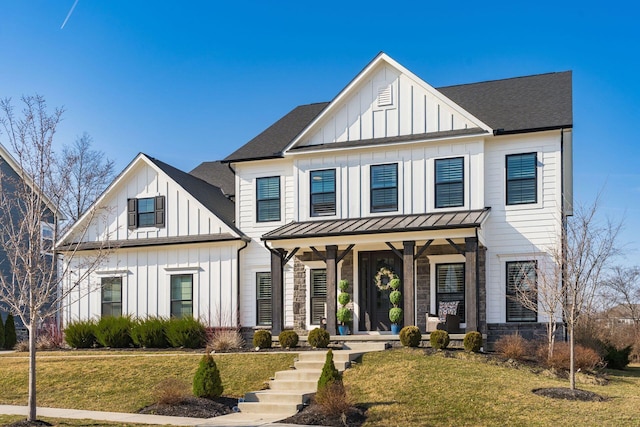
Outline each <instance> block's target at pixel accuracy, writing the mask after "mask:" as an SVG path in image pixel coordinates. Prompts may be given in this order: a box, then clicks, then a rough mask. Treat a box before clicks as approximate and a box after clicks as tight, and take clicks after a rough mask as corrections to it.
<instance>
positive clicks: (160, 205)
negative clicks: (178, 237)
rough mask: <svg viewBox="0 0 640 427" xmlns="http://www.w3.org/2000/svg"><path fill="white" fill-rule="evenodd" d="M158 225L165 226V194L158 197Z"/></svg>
mask: <svg viewBox="0 0 640 427" xmlns="http://www.w3.org/2000/svg"><path fill="white" fill-rule="evenodd" d="M155 211H156V224H155V225H156V227H161V228H162V227H164V211H165V209H164V196H158V197H156V209H155Z"/></svg>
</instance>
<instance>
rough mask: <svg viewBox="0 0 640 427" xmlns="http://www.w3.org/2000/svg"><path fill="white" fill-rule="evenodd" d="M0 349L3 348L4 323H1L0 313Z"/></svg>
mask: <svg viewBox="0 0 640 427" xmlns="http://www.w3.org/2000/svg"><path fill="white" fill-rule="evenodd" d="M0 348H5V346H4V323H2V313H0Z"/></svg>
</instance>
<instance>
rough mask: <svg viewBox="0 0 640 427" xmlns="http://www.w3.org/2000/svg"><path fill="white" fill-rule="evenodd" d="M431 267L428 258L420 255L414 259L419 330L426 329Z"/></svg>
mask: <svg viewBox="0 0 640 427" xmlns="http://www.w3.org/2000/svg"><path fill="white" fill-rule="evenodd" d="M430 276H431V268H430V265H429V259H428V258H427V257H426V256H421V257H420V258H418V259H417V260H416V300H417V310H416V316H417V323H418V324H417V325H416V326H417V327H418V328H420V330H421V331H426V330H427V313H428V312H429V308H430V307H431V291H430V287H431V286H430V284H431V277H430Z"/></svg>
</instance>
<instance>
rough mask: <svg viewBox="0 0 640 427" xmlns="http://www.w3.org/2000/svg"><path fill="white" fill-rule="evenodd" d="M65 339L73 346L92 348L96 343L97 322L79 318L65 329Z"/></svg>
mask: <svg viewBox="0 0 640 427" xmlns="http://www.w3.org/2000/svg"><path fill="white" fill-rule="evenodd" d="M64 340H65V341H66V343H67V344H68V345H69V347H71V348H91V347H93V346H95V345H96V343H97V342H96V322H94V321H93V320H78V321H75V322H71V323H69V324H68V325H67V327H66V328H65V330H64Z"/></svg>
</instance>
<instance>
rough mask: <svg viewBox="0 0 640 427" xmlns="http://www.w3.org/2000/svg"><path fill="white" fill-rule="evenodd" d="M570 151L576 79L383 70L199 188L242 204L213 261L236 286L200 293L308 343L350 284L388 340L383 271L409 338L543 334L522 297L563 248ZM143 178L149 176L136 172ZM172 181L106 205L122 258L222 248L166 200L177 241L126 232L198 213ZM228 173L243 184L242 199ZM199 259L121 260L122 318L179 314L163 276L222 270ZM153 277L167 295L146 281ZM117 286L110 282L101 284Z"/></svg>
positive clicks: (202, 173)
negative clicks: (424, 76)
mask: <svg viewBox="0 0 640 427" xmlns="http://www.w3.org/2000/svg"><path fill="white" fill-rule="evenodd" d="M571 148H572V95H571V72H562V73H550V74H542V75H535V76H528V77H519V78H513V79H505V80H496V81H489V82H482V83H474V84H467V85H460V86H450V87H444V88H438V89H436V88H433V87H432V86H430V85H429V84H427V83H426V82H424V81H423V80H421V79H420V78H418V77H417V76H415V75H414V74H413V73H411V72H410V71H409V70H407V69H405V68H404V67H403V66H402V65H400V64H398V63H397V62H396V61H394V60H393V59H391V58H390V57H388V56H387V55H386V54H383V53H381V54H379V55H378V56H377V57H376V58H374V59H373V60H372V61H371V62H370V63H369V64H368V65H367V66H366V67H365V68H364V69H363V70H362V71H361V72H360V73H359V74H358V75H357V76H356V77H355V78H354V79H353V80H352V81H351V82H350V83H349V84H348V85H347V86H346V87H345V88H344V89H343V90H342V91H341V92H340V93H339V94H338V95H337V96H336V97H335V98H334V99H333V100H332V101H331V102H328V103H318V104H309V105H303V106H299V107H296V108H295V109H293V110H292V111H291V112H289V113H288V114H286V115H285V116H284V117H282V118H281V119H280V120H278V121H277V122H276V123H274V124H273V125H272V126H270V127H269V128H267V129H266V130H265V131H264V132H262V133H261V134H259V135H258V136H256V137H255V138H254V139H252V140H251V141H249V142H248V143H247V144H245V145H244V146H242V147H241V148H239V149H238V150H237V151H235V152H234V153H232V154H231V155H230V156H228V157H227V158H226V159H224V160H223V162H222V163H220V162H210V163H203V164H202V165H200V166H199V167H198V168H196V169H194V171H192V175H195V176H197V177H199V178H202V179H205V180H207V181H210V182H213V183H215V184H216V185H217V186H218V187H226V190H224V193H225V194H226V195H227V197H226V198H225V200H226V201H229V202H230V200H234V201H235V215H232V217H233V220H235V222H234V223H232V222H231V221H232V220H231V219H227V221H226V222H225V221H222V220H221V221H220V222H221V223H224V224H226V225H227V227H228V228H226V229H224V232H225V233H228V235H229V240H228V241H225V242H224V243H216V245H220V246H222V247H225V248H227V252H228V253H230V254H233V260H232V263H233V264H234V265H236V263H237V265H238V269H237V270H236V269H235V268H231V269H229V270H227V271H228V276H223V275H215V276H214V277H212V278H211V279H210V280H208V281H206V282H203V283H205V284H206V286H209V287H210V289H212V290H213V289H219V288H220V289H222V288H225V289H226V292H227V293H228V294H229V295H232V296H238V295H239V301H235V300H234V301H233V302H231V303H230V304H231V306H233V307H235V306H236V305H235V304H236V303H237V304H239V305H238V307H239V312H238V315H239V320H238V321H239V325H241V326H242V327H246V328H250V329H251V328H259V327H267V328H271V329H272V331H273V333H278V332H279V331H280V330H281V329H283V328H295V329H296V330H299V331H308V330H310V329H312V328H315V327H317V326H319V325H320V324H321V322H322V321H323V318H326V323H327V325H326V326H327V328H328V329H329V330H330V332H331V333H332V334H333V333H335V330H336V319H335V316H334V315H333V313H335V310H336V306H337V303H336V293H337V292H336V283H337V281H338V280H340V279H346V280H348V281H349V282H350V284H351V287H350V291H349V292H350V293H351V295H352V297H353V304H352V307H353V310H354V320H353V324H352V327H351V330H352V332H353V333H379V331H387V330H389V327H390V325H389V319H388V310H389V293H388V292H387V291H381V290H379V289H378V287H377V286H376V276H378V273H379V272H380V271H381V269H383V268H386V269H388V270H390V271H392V272H394V273H395V274H397V275H398V276H400V278H401V279H402V289H401V290H402V293H403V298H404V301H403V304H402V306H403V309H404V324H405V325H409V324H415V325H417V326H419V327H420V329H421V330H423V331H424V330H425V328H426V317H427V315H428V314H429V313H432V314H438V311H440V308H441V306H448V308H449V309H451V308H452V307H451V306H452V305H453V310H455V311H456V313H457V315H458V316H459V317H460V320H461V321H462V324H461V326H462V328H464V330H466V331H471V330H478V331H481V332H483V333H486V334H488V335H489V339H490V340H492V339H495V338H496V337H497V336H499V335H500V334H503V333H510V332H511V331H514V330H518V331H520V332H521V333H525V334H526V333H533V332H534V331H536V330H543V329H544V320H545V319H543V318H542V316H541V315H538V314H536V313H535V312H532V311H529V310H527V309H526V308H524V307H523V306H522V305H521V304H519V303H518V302H517V301H516V300H515V299H513V298H512V295H513V294H514V289H515V287H517V286H526V285H527V283H529V280H530V279H531V278H535V274H534V272H535V267H536V265H537V263H538V262H539V261H540V260H541V259H542V258H544V257H545V256H546V255H545V253H546V252H547V251H549V250H555V249H557V248H559V246H560V243H561V241H560V240H561V235H562V233H561V230H562V224H563V219H564V217H565V216H567V215H570V214H571V202H572V159H571ZM137 163H144V165H145V166H144V167H145V168H146V169H145V170H148V171H153V173H151V172H144V173H143V172H141V171H138V169H139V168H138V169H136V168H137V167H135V165H136V164H137ZM158 164H159V162H158V161H156V160H152V159H148V158H146V157H144V156H140V157H139V158H138V159H137V160H136V161H134V163H133V164H132V165H131V166H129V168H128V169H127V170H125V172H124V173H123V174H122V175H121V176H120V177H119V178H118V179H117V180H116V182H115V183H114V184H113V185H112V186H111V187H110V188H109V189H108V190H107V192H106V193H105V195H104V196H103V200H101V201H100V203H107V204H108V205H109V206H114V207H115V208H116V214H115V215H116V218H114V221H113V224H112V225H110V227H111V228H112V229H113V230H115V229H117V227H118V226H119V227H120V230H119V231H118V235H119V237H118V242H119V244H121V245H123V244H125V242H130V241H131V240H134V241H135V240H136V239H140V238H143V239H144V241H145V244H147V245H148V244H152V242H153V241H154V239H158V238H160V236H162V237H170V236H171V237H172V238H174V237H175V238H178V236H180V238H182V239H184V238H185V236H191V235H197V234H200V233H205V234H206V233H211V231H202V232H201V231H199V228H197V227H196V226H194V225H192V224H193V223H192V222H191V221H189V220H187V219H186V215H185V213H184V207H183V206H182V205H181V204H179V203H178V202H177V201H172V200H170V199H167V203H166V208H165V210H164V213H165V215H166V221H167V222H172V224H173V225H172V227H170V230H167V229H166V227H165V228H163V227H158V226H155V225H151V226H150V227H148V228H146V229H145V230H144V233H142V237H140V234H141V233H140V232H137V231H136V230H135V229H133V230H132V229H127V226H126V224H127V223H126V216H127V213H126V209H125V206H126V200H127V199H134V198H138V199H139V198H147V197H151V196H154V197H155V196H165V197H169V195H171V194H174V193H177V194H181V195H182V196H183V197H185V198H187V197H189V193H190V192H191V190H190V189H189V188H187V187H185V186H182V187H179V186H178V188H177V189H173V188H172V186H173V185H177V184H176V182H173V181H177V180H176V179H175V177H172V176H171V175H176V174H178V173H181V172H179V171H176V170H174V169H172V171H173V172H172V173H167V172H166V171H165V170H166V169H167V168H170V167H169V166H167V165H164V164H162V165H163V166H158ZM154 165H155V166H154ZM225 167H227V170H231V169H232V170H233V171H234V172H235V188H234V189H231V188H229V181H228V179H227V178H228V175H226V172H225V174H224V175H223V172H222V171H224V170H225V169H224V168H225ZM163 171H165V172H164V173H163ZM139 174H142V176H143V177H144V179H141V178H136V177H137V176H138V175H139ZM181 174H183V173H181ZM181 176H183V179H185V178H184V176H189V175H187V174H183V175H181ZM192 179H195V178H192ZM132 181H133V184H132ZM158 181H162V182H164V181H167V182H168V183H167V184H164V183H162V184H160V185H159V184H158ZM172 182H173V183H172ZM198 182H200V181H199V180H198ZM149 183H152V185H149ZM202 185H204V183H202ZM213 188H216V187H213ZM165 189H167V190H166V191H165ZM216 190H217V188H216ZM212 191H213V190H212ZM193 199H194V201H197V198H196V197H193ZM130 203H131V202H130ZM216 208H217V206H215V205H214V206H212V207H211V208H210V209H209V211H208V212H207V214H208V215H210V216H211V218H212V219H213V218H214V217H215V218H221V217H220V215H222V213H220V212H218V211H217V210H216ZM196 230H198V231H196ZM169 231H170V232H169ZM220 232H222V229H221V231H220ZM245 242H248V244H247V246H246V248H244V245H245ZM126 244H130V243H126ZM191 244H193V243H189V244H188V245H191ZM188 245H185V244H180V245H174V246H173V247H171V248H170V249H167V250H170V251H171V253H172V256H173V257H182V258H183V259H184V261H183V262H182V263H172V264H168V263H166V260H165V258H161V257H157V256H156V257H150V256H148V255H144V256H142V257H141V256H140V255H141V254H142V253H143V252H146V251H147V249H146V248H145V247H144V246H140V245H138V246H135V247H131V248H129V247H126V248H125V247H123V248H122V249H119V250H118V251H117V253H121V252H123V251H126V253H128V254H129V258H128V259H126V260H124V259H122V255H119V259H120V262H119V263H117V262H115V261H114V264H113V266H112V267H110V268H111V269H112V270H114V271H121V274H120V276H121V277H123V280H124V278H125V277H127V278H128V279H127V281H128V283H131V284H132V285H133V288H132V287H131V285H129V286H128V287H124V288H122V289H124V290H123V295H125V294H126V295H129V297H128V298H129V301H131V300H132V296H136V298H135V300H136V301H137V305H132V304H131V303H129V305H128V308H127V309H126V310H123V313H124V312H126V313H131V314H137V315H145V314H155V313H157V314H161V315H168V314H170V313H169V311H168V310H167V309H166V307H168V306H169V304H170V300H169V296H168V295H169V290H168V289H169V281H170V276H171V275H172V272H173V271H174V270H167V267H165V264H166V265H171V267H168V268H170V269H171V268H176V269H177V268H178V267H179V266H180V265H185V266H188V267H189V268H194V269H196V268H208V267H206V265H208V264H209V263H217V262H220V261H219V259H218V258H215V257H216V256H218V255H217V253H214V252H210V253H209V254H208V255H205V256H198V257H191V256H190V254H191V252H190V251H189V250H188V248H189V246H188ZM200 245H202V248H208V247H209V246H211V245H212V243H210V242H207V243H201V244H200ZM240 251H241V252H240ZM187 258H189V259H188V260H187ZM203 265H204V266H205V267H203ZM150 266H153V269H154V271H156V273H154V274H155V275H154V276H153V279H154V281H149V280H144V281H140V280H137V279H134V277H136V276H137V274H138V271H139V270H142V271H146V270H148V269H149V267H150ZM174 266H175V267H174ZM236 271H237V272H238V273H236ZM145 274H146V273H145ZM236 274H239V275H238V276H236ZM104 277H114V275H113V274H108V270H105V273H104ZM194 280H195V279H194ZM218 281H219V282H218ZM238 282H239V287H236V286H237V284H238ZM123 283H124V282H123ZM155 284H157V286H155ZM123 286H124V284H123ZM200 287H202V285H201V286H200ZM161 289H162V291H161ZM194 289H195V286H194ZM236 291H237V292H239V293H236ZM201 292H204V291H201ZM209 295H210V294H203V296H204V300H206V301H204V302H203V301H200V296H199V295H196V293H195V291H194V294H193V304H194V306H196V305H203V306H207V305H210V304H211V299H210V298H209ZM232 299H233V298H232ZM93 301H94V302H93V303H92V304H88V305H86V307H85V306H82V305H80V306H82V309H80V310H77V309H75V308H74V309H73V310H71V312H70V318H73V317H84V316H96V315H99V314H100V311H99V298H98V297H94V298H93ZM147 301H148V302H147ZM441 303H442V304H441ZM444 303H453V304H444ZM123 304H124V297H123ZM80 306H78V307H80ZM221 306H225V304H222V305H221ZM150 307H154V308H155V307H165V308H164V309H163V310H160V309H157V310H155V311H154V310H151V309H150ZM193 314H194V315H197V316H201V317H205V318H206V316H202V312H201V311H197V310H195V309H194V311H193Z"/></svg>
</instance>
